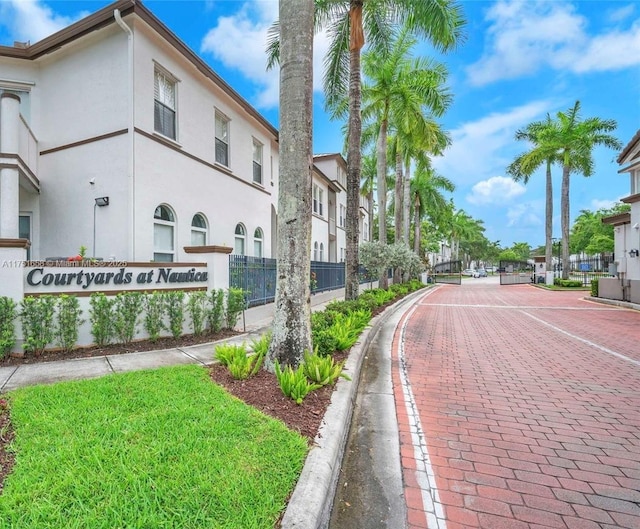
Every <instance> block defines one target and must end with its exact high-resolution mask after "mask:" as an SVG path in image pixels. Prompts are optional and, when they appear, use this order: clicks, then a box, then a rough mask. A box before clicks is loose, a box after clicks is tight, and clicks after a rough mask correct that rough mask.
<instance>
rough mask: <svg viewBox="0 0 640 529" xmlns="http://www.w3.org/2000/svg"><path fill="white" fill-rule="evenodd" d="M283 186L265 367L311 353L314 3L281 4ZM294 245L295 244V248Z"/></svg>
mask: <svg viewBox="0 0 640 529" xmlns="http://www.w3.org/2000/svg"><path fill="white" fill-rule="evenodd" d="M279 9H280V24H281V28H282V29H281V62H280V64H281V68H280V185H279V191H278V221H279V222H278V250H277V254H278V259H277V280H276V298H275V313H274V319H273V338H272V340H271V345H270V347H269V354H268V357H267V359H266V362H265V367H266V368H267V369H270V370H271V371H273V369H274V367H275V363H276V362H277V363H279V364H288V365H291V366H294V367H295V366H298V365H299V364H300V362H301V361H302V358H303V355H304V351H305V350H307V351H311V301H310V292H309V275H310V271H311V270H310V269H311V260H310V252H311V183H312V180H311V170H312V167H313V151H312V132H311V131H312V116H313V114H312V110H313V106H312V97H313V91H312V90H313V64H312V62H313V14H314V3H313V0H280V7H279ZM294 241H295V244H294Z"/></svg>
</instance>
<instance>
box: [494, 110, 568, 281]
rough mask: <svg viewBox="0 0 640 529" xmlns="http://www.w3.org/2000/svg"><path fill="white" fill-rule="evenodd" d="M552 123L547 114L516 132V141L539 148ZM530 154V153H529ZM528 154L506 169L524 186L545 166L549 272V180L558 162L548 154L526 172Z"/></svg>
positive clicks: (550, 224) (554, 155)
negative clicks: (542, 118)
mask: <svg viewBox="0 0 640 529" xmlns="http://www.w3.org/2000/svg"><path fill="white" fill-rule="evenodd" d="M552 126H553V123H552V121H551V116H549V114H547V119H546V121H536V122H533V123H529V124H528V125H527V126H526V127H525V128H524V129H520V130H518V131H516V136H515V137H516V140H525V141H528V142H530V143H531V144H533V146H534V149H535V148H537V147H539V146H540V142H541V137H542V136H544V133H545V131H549V130H550V129H551V127H552ZM529 152H531V151H529ZM528 154H529V153H523V154H520V155H519V156H517V157H516V158H515V160H514V161H513V162H511V164H510V165H509V167H507V174H509V175H511V176H512V177H513V179H514V180H515V181H522V182H523V183H524V184H525V185H526V184H528V183H529V178H530V177H531V175H532V174H533V172H534V171H536V170H537V169H538V167H539V166H540V165H542V164H543V163H544V164H545V166H546V191H545V196H546V203H545V223H544V225H545V252H544V255H545V257H544V260H545V263H546V269H547V270H551V266H552V259H553V257H552V255H553V245H552V238H553V182H552V179H551V166H552V165H553V164H554V163H556V162H558V161H559V159H558V157H557V153H554V152H549V153H548V155H547V158H546V159H542V158H540V159H539V160H538V161H539V164H538V165H537V166H533V165H528V166H527V167H526V171H524V168H523V160H524V159H525V157H526V156H527V155H528Z"/></svg>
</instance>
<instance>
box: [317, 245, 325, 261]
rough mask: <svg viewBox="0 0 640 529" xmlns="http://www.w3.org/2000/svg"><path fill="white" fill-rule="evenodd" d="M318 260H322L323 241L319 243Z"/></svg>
mask: <svg viewBox="0 0 640 529" xmlns="http://www.w3.org/2000/svg"><path fill="white" fill-rule="evenodd" d="M318 257H319V258H320V259H318V260H319V261H324V243H320V252H319V254H318Z"/></svg>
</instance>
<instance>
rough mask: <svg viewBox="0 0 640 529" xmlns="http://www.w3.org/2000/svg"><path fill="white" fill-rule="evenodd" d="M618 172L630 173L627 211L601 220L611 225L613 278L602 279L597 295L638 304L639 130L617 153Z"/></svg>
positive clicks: (639, 246)
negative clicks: (612, 231) (614, 273)
mask: <svg viewBox="0 0 640 529" xmlns="http://www.w3.org/2000/svg"><path fill="white" fill-rule="evenodd" d="M617 161H618V164H620V170H619V171H618V172H619V173H622V174H625V173H626V174H628V175H629V190H630V193H629V196H627V197H625V198H622V199H621V201H622V202H624V203H626V204H630V206H631V211H630V212H629V213H621V214H619V215H614V216H612V217H607V218H605V219H603V222H606V223H607V224H612V225H613V226H614V243H615V250H614V252H615V272H616V276H617V277H615V278H608V279H601V280H600V282H599V294H598V295H599V296H600V297H604V298H610V299H617V300H623V301H631V302H633V303H640V130H638V132H636V134H635V135H634V137H633V138H632V139H631V140H630V141H629V143H628V144H627V145H626V146H625V148H624V149H623V150H622V152H621V153H620V155H619V156H618V160H617Z"/></svg>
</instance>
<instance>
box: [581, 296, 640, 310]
mask: <svg viewBox="0 0 640 529" xmlns="http://www.w3.org/2000/svg"><path fill="white" fill-rule="evenodd" d="M584 299H586V300H587V301H593V302H595V303H602V304H603V305H614V306H616V307H621V308H623V309H631V310H640V304H638V303H631V302H630V301H618V300H617V299H607V298H595V297H593V296H585V297H584Z"/></svg>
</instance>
